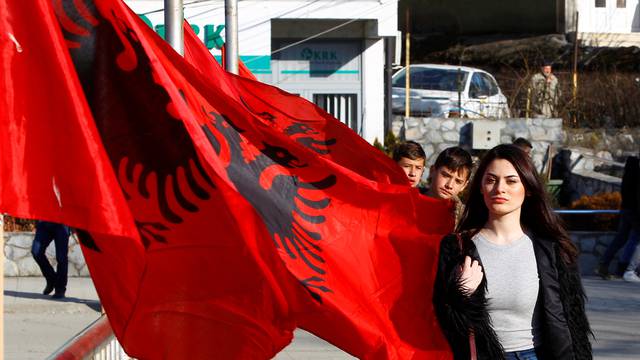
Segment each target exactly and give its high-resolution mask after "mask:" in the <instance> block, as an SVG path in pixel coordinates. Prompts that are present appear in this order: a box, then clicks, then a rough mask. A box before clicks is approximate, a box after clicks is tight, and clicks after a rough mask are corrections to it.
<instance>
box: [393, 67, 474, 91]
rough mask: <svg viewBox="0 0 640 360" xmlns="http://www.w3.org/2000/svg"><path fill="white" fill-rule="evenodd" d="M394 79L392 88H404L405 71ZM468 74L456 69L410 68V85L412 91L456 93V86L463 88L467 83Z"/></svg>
mask: <svg viewBox="0 0 640 360" xmlns="http://www.w3.org/2000/svg"><path fill="white" fill-rule="evenodd" d="M400 71H401V73H399V74H398V75H397V76H396V77H394V79H393V86H394V87H404V86H405V81H406V80H405V78H406V71H405V70H404V69H402V70H400ZM468 75H469V73H468V72H467V71H462V70H460V71H459V70H457V69H430V68H420V67H411V83H410V85H409V86H410V87H411V88H412V89H422V90H441V91H455V92H457V91H458V84H460V88H461V89H463V88H464V84H465V82H466V81H467V77H468Z"/></svg>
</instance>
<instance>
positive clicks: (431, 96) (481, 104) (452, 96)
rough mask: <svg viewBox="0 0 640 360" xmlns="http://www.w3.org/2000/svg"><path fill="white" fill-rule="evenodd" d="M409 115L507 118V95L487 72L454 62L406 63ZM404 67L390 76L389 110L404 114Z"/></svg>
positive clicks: (508, 112) (508, 115) (508, 114)
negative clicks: (407, 67)
mask: <svg viewBox="0 0 640 360" xmlns="http://www.w3.org/2000/svg"><path fill="white" fill-rule="evenodd" d="M409 72H410V74H411V78H410V84H409V87H410V89H409V96H410V111H411V115H418V116H425V117H449V116H451V117H454V116H455V117H470V118H506V117H510V111H509V105H508V103H507V98H506V96H504V95H503V94H502V90H500V87H499V86H498V83H497V82H496V79H494V78H493V76H491V74H489V73H488V72H486V71H484V70H480V69H476V68H471V67H466V66H455V65H436V64H414V65H410V71H409ZM405 79H406V68H402V69H401V70H399V71H398V72H396V73H395V74H394V75H393V78H392V87H393V90H392V91H393V92H392V103H393V112H394V113H397V114H404V113H405Z"/></svg>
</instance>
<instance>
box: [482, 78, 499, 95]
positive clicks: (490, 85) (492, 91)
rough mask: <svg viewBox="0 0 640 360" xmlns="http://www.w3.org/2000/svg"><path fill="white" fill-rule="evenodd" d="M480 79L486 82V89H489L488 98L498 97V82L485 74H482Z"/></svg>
mask: <svg viewBox="0 0 640 360" xmlns="http://www.w3.org/2000/svg"><path fill="white" fill-rule="evenodd" d="M480 77H481V78H482V81H483V82H484V88H485V89H488V93H487V95H488V96H494V95H498V92H499V90H498V84H496V81H495V80H494V79H493V78H492V77H491V76H489V75H488V74H485V73H480Z"/></svg>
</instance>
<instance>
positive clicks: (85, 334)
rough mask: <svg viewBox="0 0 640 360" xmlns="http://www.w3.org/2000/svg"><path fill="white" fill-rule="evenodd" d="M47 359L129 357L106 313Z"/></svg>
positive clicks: (118, 359)
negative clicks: (114, 332)
mask: <svg viewBox="0 0 640 360" xmlns="http://www.w3.org/2000/svg"><path fill="white" fill-rule="evenodd" d="M47 359H48V360H80V359H83V360H84V359H92V360H128V359H132V358H130V357H129V356H128V355H127V354H126V353H125V352H124V349H122V346H121V345H120V343H119V342H118V340H117V339H116V337H115V335H114V334H113V331H112V330H111V326H110V325H109V320H108V319H107V316H106V315H102V316H101V317H100V318H99V319H97V320H96V321H94V322H93V323H91V324H90V325H89V326H87V327H86V328H85V329H84V330H82V331H81V332H80V333H78V334H77V335H76V336H74V337H73V338H71V339H70V340H69V341H67V342H66V343H65V344H64V345H62V347H60V349H58V350H57V351H55V352H54V353H53V354H51V355H50V356H49V357H48V358H47Z"/></svg>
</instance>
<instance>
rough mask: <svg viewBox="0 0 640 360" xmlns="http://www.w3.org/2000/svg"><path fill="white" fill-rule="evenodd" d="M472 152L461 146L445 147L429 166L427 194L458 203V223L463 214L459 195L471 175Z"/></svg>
mask: <svg viewBox="0 0 640 360" xmlns="http://www.w3.org/2000/svg"><path fill="white" fill-rule="evenodd" d="M472 167H473V160H472V159H471V154H469V153H468V152H467V151H466V150H464V149H463V148H461V147H459V146H454V147H450V148H446V149H444V150H443V151H442V152H441V153H440V154H439V155H438V158H437V159H436V162H435V163H434V164H433V165H432V166H431V167H430V168H429V189H428V190H427V196H431V197H433V198H436V199H451V200H453V201H454V202H455V203H456V208H455V218H456V224H457V223H458V220H459V218H460V216H461V215H462V202H461V201H460V199H459V198H458V195H459V194H460V193H461V192H462V190H464V188H465V187H466V186H467V183H468V182H469V177H470V176H471V169H472Z"/></svg>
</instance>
